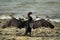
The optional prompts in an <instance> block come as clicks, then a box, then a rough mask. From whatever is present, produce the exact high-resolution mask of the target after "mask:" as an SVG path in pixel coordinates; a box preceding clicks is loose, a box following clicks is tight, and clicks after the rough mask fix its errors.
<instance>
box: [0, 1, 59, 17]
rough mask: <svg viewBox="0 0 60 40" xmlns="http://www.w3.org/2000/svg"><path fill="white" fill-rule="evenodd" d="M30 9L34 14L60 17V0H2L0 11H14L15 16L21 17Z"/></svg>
mask: <svg viewBox="0 0 60 40" xmlns="http://www.w3.org/2000/svg"><path fill="white" fill-rule="evenodd" d="M29 11H32V12H33V16H41V14H42V16H46V15H49V16H51V15H55V16H58V15H59V17H60V0H0V13H10V12H11V13H12V12H13V13H16V15H15V16H18V17H21V16H22V15H24V16H26V15H27V13H28V12H29ZM56 14H57V15H56Z"/></svg>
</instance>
